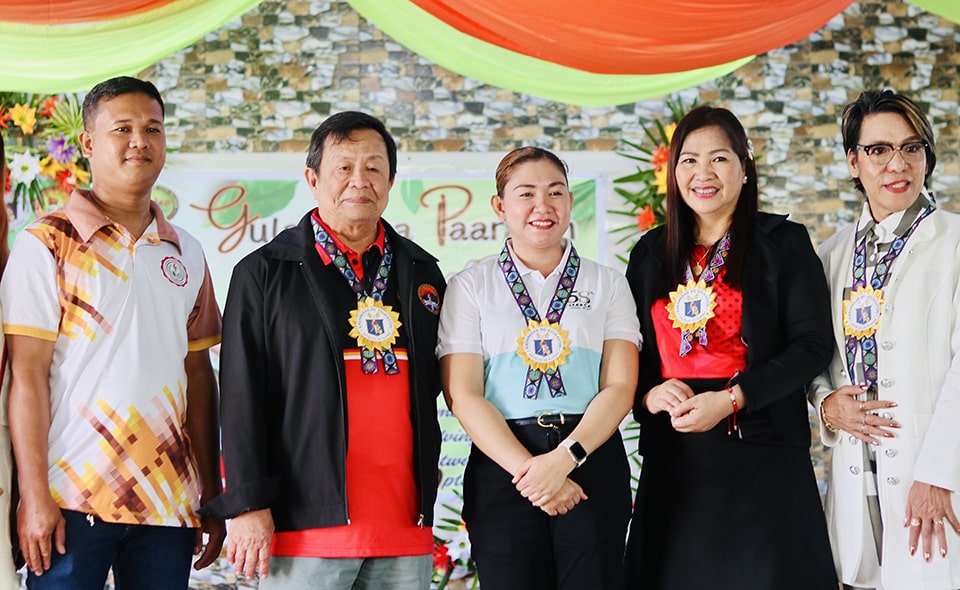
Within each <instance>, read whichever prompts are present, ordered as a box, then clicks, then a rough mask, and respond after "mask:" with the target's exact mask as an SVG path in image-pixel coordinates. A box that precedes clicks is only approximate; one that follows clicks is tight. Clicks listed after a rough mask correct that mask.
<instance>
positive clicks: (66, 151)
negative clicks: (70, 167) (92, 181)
mask: <svg viewBox="0 0 960 590" xmlns="http://www.w3.org/2000/svg"><path fill="white" fill-rule="evenodd" d="M47 151H48V152H49V153H50V156H51V157H52V158H53V159H54V160H56V161H57V162H60V163H61V164H66V163H67V162H73V161H74V160H76V159H77V146H76V144H73V143H70V141H69V140H68V139H67V136H66V135H64V134H63V133H61V134H60V135H59V136H58V137H51V138H50V139H48V140H47Z"/></svg>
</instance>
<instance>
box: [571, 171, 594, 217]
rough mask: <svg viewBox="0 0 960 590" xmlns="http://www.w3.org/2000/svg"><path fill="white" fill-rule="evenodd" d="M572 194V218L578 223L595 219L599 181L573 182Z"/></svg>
mask: <svg viewBox="0 0 960 590" xmlns="http://www.w3.org/2000/svg"><path fill="white" fill-rule="evenodd" d="M570 192H572V193H573V210H572V211H571V212H570V218H571V219H572V220H573V221H576V222H578V223H582V222H584V221H589V220H591V219H593V216H594V215H595V214H596V204H595V202H596V200H597V181H596V180H580V181H575V182H571V183H570Z"/></svg>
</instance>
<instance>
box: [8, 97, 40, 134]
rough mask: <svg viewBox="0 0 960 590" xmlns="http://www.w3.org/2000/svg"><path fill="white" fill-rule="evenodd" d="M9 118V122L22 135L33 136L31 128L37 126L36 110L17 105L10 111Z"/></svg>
mask: <svg viewBox="0 0 960 590" xmlns="http://www.w3.org/2000/svg"><path fill="white" fill-rule="evenodd" d="M9 116H10V121H12V122H13V124H14V125H16V126H17V127H19V128H20V130H21V131H23V134H24V135H31V134H33V128H34V126H35V125H36V124H37V109H35V108H33V107H28V106H24V105H22V104H17V105H16V106H14V107H13V108H12V109H10V113H9Z"/></svg>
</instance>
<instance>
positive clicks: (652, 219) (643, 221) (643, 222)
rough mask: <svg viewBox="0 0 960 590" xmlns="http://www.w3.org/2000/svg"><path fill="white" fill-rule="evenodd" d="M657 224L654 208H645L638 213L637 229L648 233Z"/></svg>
mask: <svg viewBox="0 0 960 590" xmlns="http://www.w3.org/2000/svg"><path fill="white" fill-rule="evenodd" d="M655 223H657V215H656V214H655V213H654V212H653V207H651V206H650V205H647V206H645V207H644V208H643V209H641V210H640V212H639V213H637V229H639V230H640V231H647V230H648V229H650V228H651V227H653V226H654V224H655Z"/></svg>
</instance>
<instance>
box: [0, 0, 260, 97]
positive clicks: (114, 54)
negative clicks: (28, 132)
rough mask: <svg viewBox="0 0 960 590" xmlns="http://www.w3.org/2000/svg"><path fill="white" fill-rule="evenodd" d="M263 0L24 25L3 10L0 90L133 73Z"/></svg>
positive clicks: (183, 0) (181, 3) (185, 0)
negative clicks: (6, 18) (8, 18)
mask: <svg viewBox="0 0 960 590" xmlns="http://www.w3.org/2000/svg"><path fill="white" fill-rule="evenodd" d="M259 3H260V0H177V1H176V2H172V3H170V4H167V5H164V6H163V7H161V8H157V9H155V10H151V11H148V12H143V13H140V14H137V15H134V16H128V17H124V18H119V19H115V20H109V21H104V22H98V23H92V24H80V25H64V26H58V25H24V24H21V23H11V22H4V21H3V20H2V18H3V16H2V15H0V91H18V92H42V93H58V92H75V91H81V90H87V89H89V88H90V87H91V86H93V85H94V84H96V83H97V82H100V81H101V80H104V79H106V78H110V77H112V76H118V75H123V74H126V75H135V74H137V73H138V72H140V71H142V70H143V69H145V68H147V67H149V66H150V65H151V64H153V63H155V62H156V61H158V60H160V59H162V58H164V57H165V56H167V55H169V54H171V53H173V52H175V51H177V50H179V49H182V48H183V47H186V46H188V45H190V44H191V43H193V42H195V41H196V40H197V39H199V38H200V37H202V36H203V35H205V34H207V33H208V32H210V31H213V30H216V29H218V28H220V27H222V26H223V25H224V24H226V23H228V22H229V21H231V20H233V19H234V18H236V17H238V16H240V15H242V14H243V13H245V12H247V11H248V10H250V9H251V8H253V7H254V6H256V5H257V4H259Z"/></svg>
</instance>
